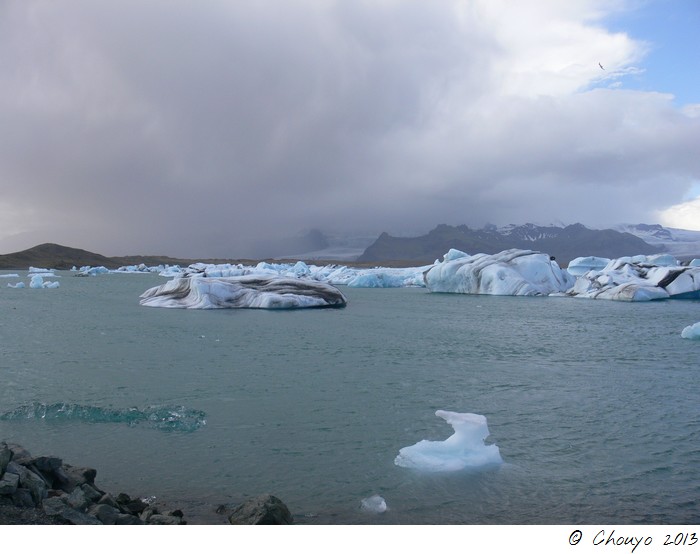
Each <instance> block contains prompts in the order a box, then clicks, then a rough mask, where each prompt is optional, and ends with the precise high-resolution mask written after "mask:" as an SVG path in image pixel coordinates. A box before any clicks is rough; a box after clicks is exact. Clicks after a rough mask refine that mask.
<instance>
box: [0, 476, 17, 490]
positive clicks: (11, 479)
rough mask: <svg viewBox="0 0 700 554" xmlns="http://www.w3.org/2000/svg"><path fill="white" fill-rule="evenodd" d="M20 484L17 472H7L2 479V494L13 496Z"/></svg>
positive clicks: (0, 484)
mask: <svg viewBox="0 0 700 554" xmlns="http://www.w3.org/2000/svg"><path fill="white" fill-rule="evenodd" d="M18 486H19V475H17V474H16V473H5V474H4V475H3V476H2V479H0V495H3V496H12V495H13V494H15V491H16V490H17V487H18Z"/></svg>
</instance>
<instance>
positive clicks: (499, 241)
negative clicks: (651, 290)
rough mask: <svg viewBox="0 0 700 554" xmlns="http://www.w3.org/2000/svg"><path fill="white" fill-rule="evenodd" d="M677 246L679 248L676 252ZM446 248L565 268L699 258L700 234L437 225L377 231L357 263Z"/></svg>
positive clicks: (433, 254)
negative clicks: (532, 257)
mask: <svg viewBox="0 0 700 554" xmlns="http://www.w3.org/2000/svg"><path fill="white" fill-rule="evenodd" d="M645 239H646V240H645ZM679 245H681V246H682V248H677V247H678V246H679ZM674 247H676V248H675V249H674ZM450 248H455V249H457V250H462V251H463V252H467V253H468V254H476V253H484V254H495V253H497V252H501V251H503V250H507V249H509V248H521V249H527V250H536V251H540V252H545V253H547V254H550V255H551V256H554V257H555V258H556V259H557V261H558V262H559V263H560V265H562V264H563V265H568V263H569V262H570V261H571V260H572V259H574V258H577V257H581V256H599V257H603V258H618V257H621V256H632V255H637V254H658V253H662V252H668V253H672V254H674V255H676V256H677V257H679V258H681V259H685V258H688V259H689V258H693V257H697V256H700V232H699V231H683V230H678V229H668V228H665V227H661V226H660V225H643V224H639V225H622V226H619V228H618V229H602V230H598V229H589V228H587V227H585V226H584V225H582V224H580V223H576V224H574V225H568V226H563V227H561V226H557V225H547V226H542V225H535V224H532V223H526V224H524V225H507V226H505V227H496V226H495V225H487V226H486V227H484V228H482V229H471V228H469V227H467V226H466V225H459V226H451V225H444V224H442V225H438V226H437V227H435V229H433V230H432V231H430V232H429V233H427V234H426V235H422V236H419V237H410V238H407V237H393V236H391V235H389V234H387V233H382V234H381V235H380V236H379V238H378V239H377V240H376V241H375V242H374V243H373V244H371V245H370V246H368V247H367V249H366V250H365V251H364V252H363V253H362V255H360V256H359V257H358V258H357V259H358V261H364V262H369V261H376V262H380V261H384V260H405V261H407V262H413V263H431V262H433V261H435V260H436V259H440V258H441V257H442V255H443V254H445V252H447V251H448V250H449V249H450Z"/></svg>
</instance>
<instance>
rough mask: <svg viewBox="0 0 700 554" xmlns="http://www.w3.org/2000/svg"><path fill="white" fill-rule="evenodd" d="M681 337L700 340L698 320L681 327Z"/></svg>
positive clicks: (699, 322)
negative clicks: (683, 327)
mask: <svg viewBox="0 0 700 554" xmlns="http://www.w3.org/2000/svg"><path fill="white" fill-rule="evenodd" d="M681 337H683V338H684V339H695V340H700V321H698V322H697V323H694V324H693V325H688V326H687V327H686V328H685V329H683V331H681Z"/></svg>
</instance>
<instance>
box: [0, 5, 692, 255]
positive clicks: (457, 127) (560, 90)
mask: <svg viewBox="0 0 700 554" xmlns="http://www.w3.org/2000/svg"><path fill="white" fill-rule="evenodd" d="M496 4H498V3H494V2H490V3H485V4H481V3H479V2H452V1H446V0H445V1H437V2H419V1H413V2H412V1H405V2H395V1H384V2H361V1H347V2H344V1H340V2H313V1H303V0H299V1H290V2H272V1H268V2H265V1H255V2H253V1H250V2H245V1H236V2H226V1H223V0H222V1H212V2H207V3H206V4H201V3H196V2H185V1H172V0H169V1H167V2H165V1H150V2H141V1H139V2H135V1H119V2H116V1H115V2H111V1H103V2H91V1H87V0H85V1H77V0H74V1H66V2H61V3H54V2H42V1H33V0H30V1H19V0H18V1H10V2H5V3H4V4H2V5H0V126H1V127H2V129H3V131H2V135H1V136H0V187H1V189H2V198H1V199H0V215H1V216H2V223H1V224H0V225H2V226H3V227H0V235H11V234H12V233H18V232H26V233H29V235H26V236H25V237H26V238H25V240H29V238H28V237H32V238H34V237H38V236H39V235H44V238H43V239H42V241H47V240H55V241H57V242H60V241H61V240H64V238H65V240H64V242H69V243H70V244H71V245H76V246H81V247H85V248H91V249H95V250H99V251H102V252H105V253H108V254H112V253H114V254H119V253H146V252H159V253H166V254H171V255H190V256H236V255H241V254H249V253H250V250H249V248H248V245H250V244H252V243H254V242H255V241H256V240H259V239H264V238H268V237H275V236H289V235H294V234H295V233H297V232H298V231H300V230H301V229H304V228H310V227H319V228H321V229H326V230H331V231H358V230H363V229H369V230H371V231H373V232H376V233H378V232H380V231H381V230H389V231H392V232H395V233H400V232H414V231H415V232H422V231H424V230H426V229H428V228H430V227H432V226H434V225H435V224H437V223H440V222H447V223H467V224H470V225H480V224H483V223H486V222H495V223H508V222H522V221H526V220H535V221H553V220H564V221H567V222H574V221H583V222H584V223H588V224H593V225H595V224H606V223H614V222H620V221H627V220H629V221H643V220H648V219H649V218H650V217H651V215H652V214H653V211H654V210H656V209H660V208H664V207H666V206H668V205H670V204H672V203H674V202H675V201H677V200H679V199H680V198H681V197H682V195H683V192H684V191H685V190H686V189H687V187H688V182H689V180H692V179H693V178H696V179H697V178H698V176H699V175H700V168H699V167H698V162H697V161H695V159H696V156H695V155H693V153H692V152H691V148H690V147H689V144H697V143H698V141H697V139H698V138H700V127H699V125H698V121H699V120H698V118H693V117H689V116H687V115H684V114H683V113H682V112H679V111H678V110H676V109H674V108H673V107H672V106H671V104H670V102H669V100H668V98H666V97H663V96H661V95H655V94H648V93H636V92H631V91H623V90H607V89H598V90H589V91H588V92H582V91H583V90H585V89H586V87H590V86H591V84H592V83H594V82H595V78H597V77H595V78H594V77H591V76H590V75H588V74H586V73H585V72H584V73H583V74H579V73H578V72H577V71H579V70H576V71H574V70H573V69H566V68H567V67H579V66H581V65H582V64H581V63H579V64H578V65H576V64H562V63H561V60H559V59H558V58H557V52H558V49H557V48H553V47H552V46H553V43H552V42H551V41H555V40H560V39H555V38H551V37H558V36H559V34H560V33H558V32H557V29H553V30H552V31H551V33H550V34H551V36H550V35H548V34H547V31H546V30H545V32H544V37H545V38H544V39H535V37H534V33H533V31H532V30H528V29H526V28H524V27H523V26H519V25H518V21H517V18H518V14H517V13H516V14H511V13H510V11H511V10H506V11H503V12H502V13H493V6H494V5H496ZM573 5H577V3H574V4H573ZM581 5H582V6H583V7H584V8H585V7H586V5H587V3H586V2H581ZM569 6H571V5H569ZM552 9H554V10H555V11H556V10H557V8H552ZM581 9H583V8H581ZM560 11H561V10H560ZM560 11H557V13H556V14H555V15H556V17H555V18H554V20H555V21H559V20H562V21H564V22H566V21H568V20H567V19H566V18H567V17H569V18H573V19H576V17H579V14H577V12H576V10H573V15H571V14H569V13H568V12H567V13H564V14H562V13H560ZM551 15H552V14H549V13H544V14H540V13H539V12H537V13H535V14H534V15H533V17H545V16H551ZM508 18H510V19H508ZM557 18H558V19H557ZM511 20H512V21H511ZM508 21H510V24H512V28H511V26H509V25H506V23H508ZM577 29H579V31H578V32H579V33H580V34H581V37H580V38H578V37H577V35H576V33H573V35H575V36H573V38H570V39H569V40H570V41H571V42H573V43H574V44H573V46H574V47H579V49H581V50H582V49H583V44H585V43H587V46H586V47H587V48H589V49H590V48H591V40H594V42H595V41H597V43H599V45H598V46H599V47H600V48H605V47H606V45H607V44H608V42H610V44H613V43H614V44H615V45H616V52H617V55H618V57H619V60H618V61H619V64H620V65H622V64H624V63H628V62H629V61H631V60H633V59H634V55H635V48H634V44H633V43H631V41H627V42H624V43H623V44H622V46H620V44H619V43H620V37H616V36H611V35H607V34H605V33H601V32H600V30H599V29H598V30H594V31H589V30H588V29H587V28H586V27H585V26H584V25H581V26H580V28H578V27H577ZM590 33H593V35H591V36H593V39H591V36H589V34H590ZM540 35H542V32H540ZM538 36H539V35H538ZM548 37H549V38H548ZM550 39H551V40H550ZM528 41H532V42H533V43H534V44H535V47H534V50H532V49H530V50H528V52H527V53H528V55H529V56H534V57H535V58H537V59H538V60H539V61H540V62H541V64H542V65H543V66H547V67H549V66H552V67H564V69H562V70H561V71H554V72H552V71H549V70H547V71H544V72H542V73H538V71H539V70H533V69H531V68H529V67H527V60H524V59H523V57H522V55H521V54H520V53H519V52H521V50H522V47H521V45H522V44H530V43H529V42H528ZM538 41H540V42H542V44H540V43H539V42H538ZM597 43H596V44H597ZM554 46H556V44H554ZM594 46H595V44H594ZM593 49H594V50H595V48H593ZM574 50H576V48H574ZM553 52H554V53H553ZM559 55H564V54H559ZM566 55H567V56H568V55H570V54H566ZM577 55H579V56H580V54H577ZM565 61H566V60H565ZM581 61H582V60H581V59H578V60H577V62H581ZM585 61H586V60H583V62H585ZM614 61H615V60H611V61H610V65H613V63H614ZM567 63H568V62H567ZM524 64H525V65H524ZM583 65H584V66H585V63H583ZM591 65H592V66H594V67H595V68H597V65H595V64H593V61H591ZM523 75H524V76H525V77H526V78H523ZM32 244H33V243H32ZM24 246H25V247H26V246H31V244H26V245H24Z"/></svg>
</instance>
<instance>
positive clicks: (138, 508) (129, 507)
mask: <svg viewBox="0 0 700 554" xmlns="http://www.w3.org/2000/svg"><path fill="white" fill-rule="evenodd" d="M124 497H126V498H129V496H128V495H126V494H124V493H122V494H120V495H119V496H117V503H118V504H119V509H120V510H121V511H122V512H125V513H127V514H131V515H133V516H138V515H139V514H141V512H143V511H144V510H145V509H146V508H148V504H146V503H145V502H144V501H143V500H141V499H139V498H134V499H129V500H128V501H126V502H122V501H120V498H122V499H123V498H124Z"/></svg>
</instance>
